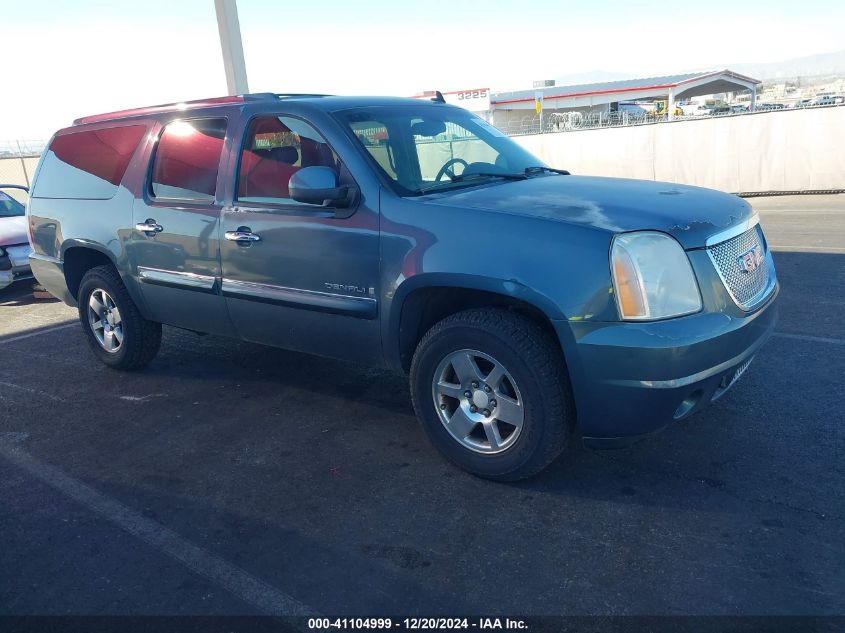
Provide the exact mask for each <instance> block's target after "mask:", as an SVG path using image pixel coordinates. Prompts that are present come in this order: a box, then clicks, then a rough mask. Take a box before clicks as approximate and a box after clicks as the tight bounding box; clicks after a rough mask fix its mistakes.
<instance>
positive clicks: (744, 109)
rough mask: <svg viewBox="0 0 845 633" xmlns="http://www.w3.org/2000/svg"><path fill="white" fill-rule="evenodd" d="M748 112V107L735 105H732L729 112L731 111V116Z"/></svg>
mask: <svg viewBox="0 0 845 633" xmlns="http://www.w3.org/2000/svg"><path fill="white" fill-rule="evenodd" d="M748 110H749V106H747V105H740V104H737V105H732V106H731V110H730V111H731V113H732V114H742V113H743V112H748Z"/></svg>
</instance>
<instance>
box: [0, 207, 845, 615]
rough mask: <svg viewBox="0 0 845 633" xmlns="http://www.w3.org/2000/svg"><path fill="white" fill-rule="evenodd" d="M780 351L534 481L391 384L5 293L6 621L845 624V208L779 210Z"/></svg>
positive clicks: (1, 494)
mask: <svg viewBox="0 0 845 633" xmlns="http://www.w3.org/2000/svg"><path fill="white" fill-rule="evenodd" d="M751 202H752V204H753V205H754V206H755V207H756V208H758V209H759V210H760V213H761V218H762V222H763V226H764V228H765V230H766V233H767V236H768V239H769V242H770V245H771V246H772V247H773V249H774V250H775V251H776V254H775V258H776V265H777V269H778V274H779V277H780V281H781V284H782V294H781V320H780V323H779V326H778V331H777V334H776V335H775V336H774V337H773V338H772V339H771V340H770V342H769V343H768V344H767V345H766V346H765V347H764V348H763V349H762V351H761V352H760V353H759V354H758V356H757V358H756V359H755V361H754V363H753V364H752V366H751V368H750V369H749V371H748V372H746V374H745V375H744V376H743V378H742V380H741V381H740V382H739V383H738V384H737V385H736V386H735V387H734V388H733V389H732V390H731V391H730V392H729V393H728V394H726V395H725V396H724V397H723V398H722V399H721V400H720V401H718V402H717V403H715V404H714V405H713V406H712V407H711V408H710V409H709V410H707V411H706V412H704V413H702V414H699V415H696V416H693V417H692V418H690V419H688V420H687V421H684V422H683V423H680V424H678V425H676V426H673V427H671V428H669V429H667V430H666V431H665V432H663V433H661V434H658V435H655V436H653V437H651V438H648V439H647V440H645V441H643V442H640V443H638V444H636V445H634V446H632V447H629V448H626V449H622V450H615V451H592V450H588V449H585V448H583V447H581V446H580V445H577V444H573V445H572V446H571V447H570V448H569V449H568V450H567V451H566V453H565V454H564V455H563V456H562V458H561V459H559V460H558V461H557V462H556V463H555V464H554V465H553V466H552V467H551V468H550V469H549V470H548V471H546V472H544V473H543V474H542V475H540V476H539V477H537V478H535V479H533V480H530V481H528V482H523V483H519V484H499V483H493V482H489V481H484V480H481V479H477V478H475V477H473V476H471V475H468V474H466V473H463V472H462V471H460V470H457V469H455V468H454V467H452V466H450V465H449V464H447V463H446V462H445V461H444V460H443V459H441V457H440V456H439V455H438V454H437V453H436V452H435V451H434V449H433V448H432V447H431V446H430V445H429V444H428V443H427V441H426V439H425V437H424V435H423V433H422V431H421V429H420V428H419V427H418V425H417V422H416V420H415V418H414V415H413V412H412V410H411V403H410V396H409V393H408V388H407V385H406V381H405V379H404V378H403V377H402V376H398V375H395V374H392V373H389V372H387V371H384V370H380V369H372V368H367V367H362V366H357V365H352V364H349V363H344V362H339V361H333V360H326V359H321V358H314V357H308V356H304V355H301V354H296V353H291V352H285V351H282V350H275V349H270V348H263V347H259V346H256V345H251V344H246V343H243V342H239V341H234V340H227V339H222V338H217V337H211V336H197V335H194V334H192V333H188V332H183V331H179V330H175V329H171V328H166V329H165V336H164V342H163V347H162V351H161V353H160V355H159V356H158V357H157V358H156V360H155V361H154V362H153V363H152V364H151V365H150V366H149V367H148V368H146V369H145V370H143V371H140V372H136V373H121V372H116V371H112V370H110V369H107V368H106V367H104V366H102V365H100V364H99V363H98V362H97V361H96V360H95V359H94V357H93V356H92V354H91V353H90V352H89V350H88V347H87V344H86V342H85V341H84V340H83V337H82V333H81V330H80V327H79V325H78V324H77V323H76V322H75V318H76V312H75V310H74V309H72V308H69V307H67V306H65V305H64V304H61V303H58V302H55V301H36V300H34V299H33V298H32V296H31V287H30V286H29V285H27V284H18V285H16V286H14V287H12V288H9V289H7V290H5V291H0V509H2V510H0V543H2V545H0V614H7V615H8V614H17V615H20V614H54V615H61V614H89V615H90V614H96V615H122V614H133V615H143V614H148V615H150V614H156V615H176V614H192V615H202V614H206V615H210V614H230V615H236V614H262V613H271V614H272V613H275V614H285V613H321V614H334V615H360V614H379V615H394V616H400V615H436V614H442V615H453V614H476V615H481V614H484V615H543V614H546V615H558V614H582V615H583V614H604V615H614V614H615V615H626V614H639V615H679V614H718V615H738V614H754V615H761V614H765V615H787V614H788V615H807V614H816V615H822V614H827V615H831V614H840V615H842V614H845V592H843V591H842V589H843V587H845V524H843V521H845V503H843V501H844V500H845V499H844V498H845V469H844V468H843V464H844V463H845V462H843V454H845V452H843V439H845V407H843V396H842V393H843V389H842V382H843V376H845V319H843V312H845V196H802V197H792V196H790V197H778V198H755V199H752V200H751Z"/></svg>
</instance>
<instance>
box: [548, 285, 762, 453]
mask: <svg viewBox="0 0 845 633" xmlns="http://www.w3.org/2000/svg"><path fill="white" fill-rule="evenodd" d="M778 292H779V286H775V288H774V291H773V292H772V293H771V295H770V296H769V297H768V299H766V301H765V303H764V304H763V306H762V307H760V308H758V309H757V310H755V311H754V312H752V313H750V314H743V315H741V316H736V315H731V314H727V313H724V312H705V313H700V314H695V315H691V316H688V317H681V318H677V319H668V320H666V321H656V322H652V323H633V322H625V323H619V322H616V323H605V322H566V321H560V322H557V323H555V326H556V328H557V329H558V335H559V337H560V339H561V342H562V343H563V346H564V350H565V351H566V352H567V362H568V364H569V370H570V377H571V379H572V387H573V391H574V394H575V405H576V409H577V413H578V422H579V425H580V429H581V433H582V436H583V438H584V442H585V443H586V444H588V445H591V446H596V447H613V446H619V445H625V444H628V443H630V442H632V441H634V440H636V439H638V438H639V437H641V436H643V435H647V434H649V433H651V432H653V431H656V430H659V429H661V428H663V427H665V426H667V425H669V424H671V423H672V422H674V421H678V420H681V419H683V418H686V417H687V416H689V415H692V414H693V413H695V412H696V411H700V410H701V409H703V408H705V407H706V406H707V405H708V404H710V403H711V402H712V401H714V400H716V399H717V398H719V397H720V396H722V395H723V394H724V393H725V391H727V389H729V388H730V387H731V386H732V385H733V383H734V382H735V381H736V379H738V378H739V376H740V375H741V374H742V373H743V372H744V371H745V369H747V367H748V365H749V363H750V362H751V360H752V359H753V357H754V354H756V352H757V350H759V349H760V347H761V346H762V345H763V343H765V342H766V340H767V339H768V338H769V336H770V335H771V333H772V331H773V330H774V327H775V325H776V323H777V317H778V306H777V301H776V299H777V295H778ZM567 330H568V331H567Z"/></svg>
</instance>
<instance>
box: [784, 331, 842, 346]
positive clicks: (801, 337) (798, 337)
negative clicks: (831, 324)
mask: <svg viewBox="0 0 845 633" xmlns="http://www.w3.org/2000/svg"><path fill="white" fill-rule="evenodd" d="M772 336H777V337H778V338H788V339H792V340H795V341H807V342H808V343H828V344H830V345H845V338H828V337H826V336H810V335H809V334H790V333H788V332H775V333H774V334H772Z"/></svg>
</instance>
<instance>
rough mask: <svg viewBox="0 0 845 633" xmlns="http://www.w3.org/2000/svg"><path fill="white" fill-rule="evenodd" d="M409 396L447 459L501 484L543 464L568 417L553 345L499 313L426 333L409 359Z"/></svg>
mask: <svg viewBox="0 0 845 633" xmlns="http://www.w3.org/2000/svg"><path fill="white" fill-rule="evenodd" d="M411 394H412V398H413V402H414V409H415V410H416V413H417V417H418V418H419V419H420V421H421V422H422V425H423V428H424V429H425V432H426V434H427V435H428V437H429V438H430V439H431V441H432V443H433V444H434V445H435V446H436V447H437V448H438V449H439V450H440V451H441V452H442V453H443V454H444V455H445V456H446V457H447V458H448V459H450V460H451V461H452V462H454V463H455V464H457V465H458V466H460V467H461V468H463V469H464V470H467V471H469V472H471V473H473V474H475V475H479V476H481V477H486V478H489V479H497V480H501V481H515V480H519V479H524V478H526V477H530V476H532V475H534V474H536V473H538V472H539V471H541V470H542V469H544V468H545V467H546V466H548V465H549V464H550V463H551V462H552V461H553V460H554V459H555V458H556V457H557V456H558V455H559V454H560V453H561V452H562V451H563V449H564V447H565V446H566V441H567V438H568V435H569V433H568V431H569V429H570V428H571V426H572V424H573V419H574V415H573V407H572V401H571V396H570V389H569V381H568V376H567V374H566V370H565V366H564V363H563V359H562V357H561V354H560V352H559V347H558V346H557V343H556V342H555V341H554V340H553V339H552V338H551V337H550V336H549V335H548V334H547V333H546V332H545V331H544V330H543V329H542V328H540V327H539V326H538V325H537V324H536V323H534V322H533V321H531V320H530V319H527V318H525V317H522V316H520V315H518V314H514V313H512V312H509V311H506V310H498V309H494V310H467V311H465V312H460V313H458V314H455V315H452V316H450V317H447V318H446V319H444V320H443V321H440V322H439V323H437V324H436V325H435V326H434V327H432V328H431V330H429V332H428V333H427V334H426V335H425V336H424V337H423V339H422V341H420V344H419V346H418V347H417V350H416V352H415V354H414V358H413V361H412V364H411Z"/></svg>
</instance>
